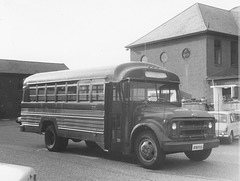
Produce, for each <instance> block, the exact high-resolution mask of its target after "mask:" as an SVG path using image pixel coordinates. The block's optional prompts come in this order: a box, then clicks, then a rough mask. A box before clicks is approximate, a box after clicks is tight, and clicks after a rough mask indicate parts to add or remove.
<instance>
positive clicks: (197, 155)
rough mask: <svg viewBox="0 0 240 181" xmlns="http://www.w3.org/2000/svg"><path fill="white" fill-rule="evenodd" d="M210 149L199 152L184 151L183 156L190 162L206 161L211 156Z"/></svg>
mask: <svg viewBox="0 0 240 181" xmlns="http://www.w3.org/2000/svg"><path fill="white" fill-rule="evenodd" d="M211 152H212V149H207V150H200V151H186V152H184V153H185V155H186V156H187V157H188V158H189V159H190V160H192V161H203V160H206V159H207V158H208V157H209V155H210V154H211Z"/></svg>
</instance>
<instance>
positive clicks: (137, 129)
mask: <svg viewBox="0 0 240 181" xmlns="http://www.w3.org/2000/svg"><path fill="white" fill-rule="evenodd" d="M145 130H151V131H153V133H154V134H155V135H156V137H157V139H158V142H159V144H160V147H161V148H163V141H164V137H166V136H164V129H163V127H162V125H160V124H159V123H155V121H154V120H151V122H150V120H149V121H148V122H147V123H139V124H137V125H136V126H134V128H133V129H132V131H131V134H130V145H131V150H132V151H133V148H134V142H135V139H136V138H137V136H138V135H139V134H140V133H141V132H143V131H145Z"/></svg>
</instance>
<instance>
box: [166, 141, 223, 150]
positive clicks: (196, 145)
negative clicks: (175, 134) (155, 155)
mask: <svg viewBox="0 0 240 181" xmlns="http://www.w3.org/2000/svg"><path fill="white" fill-rule="evenodd" d="M219 144H220V142H219V139H212V140H200V141H180V142H165V143H163V151H164V152H166V153H167V152H168V153H174V152H175V153H176V152H185V151H197V150H206V149H211V148H215V147H218V146H219Z"/></svg>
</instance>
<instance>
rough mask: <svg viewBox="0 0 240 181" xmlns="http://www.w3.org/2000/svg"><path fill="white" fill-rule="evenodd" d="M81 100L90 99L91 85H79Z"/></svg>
mask: <svg viewBox="0 0 240 181" xmlns="http://www.w3.org/2000/svg"><path fill="white" fill-rule="evenodd" d="M78 94H79V101H80V102H82V101H89V85H80V86H79V92H78Z"/></svg>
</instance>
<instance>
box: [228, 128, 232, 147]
mask: <svg viewBox="0 0 240 181" xmlns="http://www.w3.org/2000/svg"><path fill="white" fill-rule="evenodd" d="M232 143H233V132H232V131H231V133H230V135H229V136H228V138H227V144H229V145H231V144H232Z"/></svg>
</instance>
